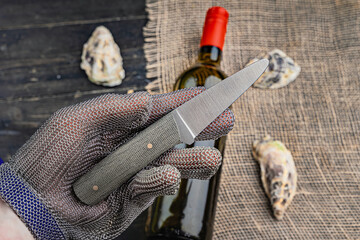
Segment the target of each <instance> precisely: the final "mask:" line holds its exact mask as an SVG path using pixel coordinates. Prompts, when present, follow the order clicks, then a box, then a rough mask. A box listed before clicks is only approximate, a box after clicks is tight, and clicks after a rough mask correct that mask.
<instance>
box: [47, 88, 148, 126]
mask: <svg viewBox="0 0 360 240" xmlns="http://www.w3.org/2000/svg"><path fill="white" fill-rule="evenodd" d="M150 98H151V96H150V94H149V93H147V92H138V93H133V94H128V95H119V94H105V95H102V96H99V97H96V98H93V99H90V100H87V101H84V102H81V103H78V104H75V105H72V106H68V107H65V108H62V109H60V110H58V111H56V112H55V113H54V114H53V115H52V117H51V118H50V119H49V123H48V124H52V125H56V126H62V127H69V126H71V125H77V127H78V128H81V127H82V128H88V127H90V128H97V127H99V128H106V127H107V126H111V127H112V126H115V125H118V126H119V123H121V127H123V128H136V127H139V126H140V125H142V124H143V123H144V122H146V121H147V119H148V116H149V102H150ZM61 123H63V124H61Z"/></svg>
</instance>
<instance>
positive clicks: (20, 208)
mask: <svg viewBox="0 0 360 240" xmlns="http://www.w3.org/2000/svg"><path fill="white" fill-rule="evenodd" d="M202 91H204V89H203V88H193V89H187V90H180V91H176V92H172V93H168V94H161V95H154V96H152V95H150V94H148V93H147V92H139V93H134V94H129V95H117V94H107V95H103V96H100V97H97V98H94V99H91V100H89V101H86V102H83V103H79V104H76V105H74V106H70V107H66V108H63V109H60V110H59V111H57V112H56V113H54V114H53V115H52V116H51V117H50V119H49V120H47V122H46V123H45V124H44V125H43V126H42V127H40V129H39V130H38V131H37V132H36V133H35V134H34V135H33V136H32V137H31V138H30V140H28V141H27V142H26V143H25V145H23V146H22V147H21V148H20V149H19V150H18V151H17V152H16V154H15V155H14V156H13V158H12V159H11V160H10V161H9V162H8V163H4V164H2V165H0V198H1V199H2V200H4V201H5V202H6V203H7V204H8V205H9V206H10V207H11V208H12V209H13V210H14V211H15V213H16V214H17V215H18V216H19V217H20V218H21V220H22V221H23V222H24V223H25V224H26V226H27V227H28V229H29V230H30V231H31V233H32V234H33V236H34V237H35V238H36V239H46V240H50V239H56V240H59V239H112V238H115V237H116V236H118V235H119V234H120V233H121V232H123V231H124V230H125V229H126V228H127V227H128V226H129V225H130V224H131V222H132V221H133V220H134V219H135V218H136V217H137V216H138V215H139V214H140V213H141V212H142V211H144V210H145V209H146V208H147V207H148V206H149V205H150V204H152V202H153V200H154V198H155V197H157V196H160V195H165V194H175V192H176V191H177V189H178V187H179V182H180V178H181V177H183V178H198V179H207V178H210V177H211V176H212V175H213V174H214V173H215V172H216V170H217V169H218V167H219V165H220V164H221V155H220V153H219V151H218V150H216V149H214V148H208V147H198V148H188V149H171V150H169V151H168V152H165V153H164V154H163V155H161V156H160V157H159V158H158V159H155V160H154V161H153V162H152V163H151V164H150V165H149V166H147V167H146V168H145V169H143V170H141V171H140V172H139V173H138V174H136V175H135V176H134V177H133V178H131V179H130V180H129V181H127V183H125V184H123V185H122V186H120V187H119V188H118V189H117V190H116V191H114V192H113V193H112V194H111V195H110V196H109V197H108V198H107V199H106V200H103V201H102V202H100V203H99V204H97V205H94V206H88V205H86V204H84V203H82V202H81V201H80V200H78V199H77V198H76V196H75V194H74V192H73V188H72V185H73V183H74V182H75V181H76V180H77V179H78V178H79V177H81V176H82V175H83V174H84V173H86V172H87V171H89V170H90V169H91V168H92V167H93V166H94V165H95V164H96V163H97V162H99V161H100V160H101V159H103V158H104V157H105V156H107V155H108V154H110V153H111V152H113V151H114V150H115V149H116V148H118V147H119V146H120V145H122V144H123V143H125V142H126V141H128V140H129V139H131V138H132V137H133V136H134V135H136V133H137V132H139V131H141V130H142V129H144V128H146V127H147V126H149V125H150V124H151V123H153V122H155V121H156V120H157V119H159V118H161V117H162V116H164V115H165V114H167V113H168V112H170V111H171V110H172V109H174V108H176V107H178V106H180V105H181V104H183V103H184V102H186V101H188V100H190V99H191V98H193V97H194V96H196V95H198V94H199V93H201V92H202ZM233 123H234V116H233V113H232V112H231V111H230V110H229V109H228V110H226V111H224V112H223V114H222V115H220V116H219V117H218V118H217V119H216V120H215V121H214V122H212V123H211V124H210V125H209V126H208V127H207V128H206V129H205V130H204V131H203V132H202V133H201V134H200V135H199V136H198V137H197V140H210V139H216V138H219V137H220V136H222V135H225V134H227V133H228V132H229V131H230V130H231V128H232V126H233Z"/></svg>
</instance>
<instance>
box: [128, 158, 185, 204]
mask: <svg viewBox="0 0 360 240" xmlns="http://www.w3.org/2000/svg"><path fill="white" fill-rule="evenodd" d="M180 176H181V175H180V172H179V170H177V169H176V168H175V167H173V166H170V165H164V166H160V167H153V168H151V169H147V170H142V171H141V172H139V173H138V174H137V175H136V176H135V177H134V179H133V180H132V181H131V183H130V184H129V186H128V188H129V190H130V192H131V198H135V197H138V196H144V197H157V196H161V195H173V194H175V193H176V192H177V190H178V189H179V184H180Z"/></svg>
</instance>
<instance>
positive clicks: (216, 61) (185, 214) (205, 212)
mask: <svg viewBox="0 0 360 240" xmlns="http://www.w3.org/2000/svg"><path fill="white" fill-rule="evenodd" d="M228 17H229V13H228V12H227V11H226V10H225V9H224V8H222V7H212V8H210V9H209V10H208V12H207V14H206V19H205V24H204V28H203V35H202V38H201V42H200V52H199V58H198V62H197V64H196V65H195V66H193V67H192V68H190V69H189V70H187V71H185V72H184V73H183V74H181V75H180V77H179V78H178V79H177V81H176V83H175V87H174V90H178V89H182V88H189V87H196V86H205V88H210V87H212V86H213V85H215V84H216V83H218V82H220V81H221V80H223V79H225V78H226V77H227V76H226V75H225V74H224V73H223V72H222V71H221V70H220V60H221V53H222V48H223V45H224V40H225V33H226V25H227V21H228ZM225 140H226V137H221V138H220V139H218V140H216V141H214V140H211V141H196V142H195V143H194V144H193V145H185V144H180V145H177V146H176V147H178V148H180V147H194V146H211V147H216V148H217V149H219V150H220V152H221V154H223V153H224V148H225ZM220 174H221V167H220V169H219V170H218V172H217V173H216V174H215V175H214V176H213V177H212V178H211V179H209V180H197V179H182V180H181V183H180V188H179V191H178V192H177V194H176V195H173V196H163V197H159V198H157V199H156V200H155V202H154V204H153V205H152V206H151V207H150V208H149V215H148V219H147V223H146V232H147V234H148V239H174V240H175V239H183V240H185V239H187V240H190V239H191V240H205V239H206V240H207V239H211V237H212V230H213V223H214V217H215V207H216V200H217V193H218V187H219V180H220Z"/></svg>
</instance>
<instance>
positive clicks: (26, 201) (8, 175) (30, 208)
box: [0, 163, 65, 240]
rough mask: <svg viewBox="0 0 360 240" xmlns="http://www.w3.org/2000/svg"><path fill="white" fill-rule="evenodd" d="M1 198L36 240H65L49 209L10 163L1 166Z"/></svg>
mask: <svg viewBox="0 0 360 240" xmlns="http://www.w3.org/2000/svg"><path fill="white" fill-rule="evenodd" d="M0 198H1V199H3V200H4V201H5V202H6V203H7V204H8V205H9V206H10V207H11V208H12V209H13V210H14V211H15V212H16V214H17V215H18V216H19V217H20V218H21V220H22V221H23V222H24V223H25V224H26V226H27V227H28V229H29V230H30V231H31V232H32V234H33V235H34V236H35V237H36V239H41V240H42V239H47V240H49V239H65V236H64V234H63V233H62V231H61V230H60V227H59V225H58V224H57V222H56V221H55V219H54V218H53V217H52V215H51V213H50V211H49V209H48V208H47V207H46V206H45V204H44V203H43V202H42V201H41V199H39V198H38V196H37V194H36V193H35V191H34V190H33V189H32V188H31V187H30V186H29V185H28V184H27V183H26V182H25V181H24V180H23V179H22V178H21V177H20V176H19V175H18V174H17V173H16V172H15V171H14V170H13V169H12V168H11V166H10V165H9V164H8V163H4V164H1V166H0Z"/></svg>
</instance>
